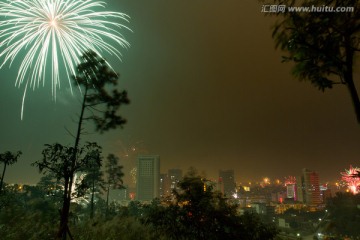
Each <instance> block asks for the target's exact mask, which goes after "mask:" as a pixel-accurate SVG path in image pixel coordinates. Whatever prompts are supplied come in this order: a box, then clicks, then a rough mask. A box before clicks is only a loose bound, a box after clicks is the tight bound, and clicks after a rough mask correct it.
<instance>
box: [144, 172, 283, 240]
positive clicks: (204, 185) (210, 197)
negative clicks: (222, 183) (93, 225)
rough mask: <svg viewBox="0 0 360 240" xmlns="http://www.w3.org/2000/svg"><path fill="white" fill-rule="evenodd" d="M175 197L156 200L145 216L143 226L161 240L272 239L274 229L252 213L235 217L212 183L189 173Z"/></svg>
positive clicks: (274, 234)
mask: <svg viewBox="0 0 360 240" xmlns="http://www.w3.org/2000/svg"><path fill="white" fill-rule="evenodd" d="M174 196H175V198H174V199H173V200H171V201H165V202H163V203H161V202H159V201H157V200H155V201H153V203H152V204H151V205H150V206H148V209H147V211H145V213H144V217H143V221H144V223H145V224H148V225H150V226H153V229H154V231H155V234H157V235H158V236H159V238H161V237H163V239H176V240H180V239H184V240H185V239H186V240H195V239H196V240H201V239H206V240H217V239H242V240H266V239H268V240H269V239H274V238H275V236H276V234H277V230H276V229H275V227H274V226H272V225H265V224H263V223H262V222H261V221H260V219H259V218H258V217H257V216H256V215H253V214H248V213H247V214H245V215H242V216H240V215H238V213H237V205H236V204H234V203H231V202H229V201H228V199H226V198H224V197H223V196H222V194H221V193H220V192H216V191H214V189H213V184H212V183H211V182H210V181H208V180H206V179H204V178H203V177H201V176H199V175H197V174H196V172H194V171H191V172H189V173H188V174H186V175H185V177H184V178H183V180H182V181H180V183H179V190H174Z"/></svg>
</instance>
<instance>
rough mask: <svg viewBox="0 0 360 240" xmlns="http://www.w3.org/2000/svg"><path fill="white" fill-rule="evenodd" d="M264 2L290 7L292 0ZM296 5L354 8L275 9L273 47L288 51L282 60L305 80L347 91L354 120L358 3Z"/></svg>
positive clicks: (333, 0)
mask: <svg viewBox="0 0 360 240" xmlns="http://www.w3.org/2000/svg"><path fill="white" fill-rule="evenodd" d="M265 2H267V3H268V4H271V5H273V4H275V5H286V6H294V3H295V2H296V1H295V0H265ZM301 2H302V4H301V5H300V6H304V7H310V8H311V7H312V6H324V5H326V6H329V7H334V9H336V7H344V6H351V7H354V11H353V12H341V13H335V12H325V11H322V12H316V13H312V12H306V11H302V12H300V11H299V12H296V11H294V12H291V11H285V12H277V13H270V15H277V16H278V17H279V18H280V19H281V20H280V21H278V22H277V23H276V24H275V27H274V29H273V35H272V36H273V38H274V40H275V43H276V47H277V48H278V47H279V48H280V49H281V50H285V51H286V52H287V53H288V54H287V56H284V57H283V61H284V62H292V63H294V67H293V75H294V76H295V77H297V78H299V79H300V80H309V81H310V82H311V83H312V84H313V85H314V86H316V87H317V88H318V89H320V90H322V91H325V89H330V88H332V87H333V86H334V85H336V84H341V85H345V86H346V87H347V89H348V91H349V93H350V97H351V100H352V103H353V106H354V110H355V114H356V118H357V121H358V123H360V101H359V96H358V92H357V89H356V85H355V82H354V64H355V58H356V56H357V53H358V52H359V51H360V47H359V44H360V41H359V40H360V35H359V34H360V2H359V1H357V0H340V1H339V0H305V1H301Z"/></svg>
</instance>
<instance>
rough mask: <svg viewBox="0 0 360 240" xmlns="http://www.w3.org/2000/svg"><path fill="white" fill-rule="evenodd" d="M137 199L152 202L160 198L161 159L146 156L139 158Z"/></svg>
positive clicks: (155, 156) (154, 156)
mask: <svg viewBox="0 0 360 240" xmlns="http://www.w3.org/2000/svg"><path fill="white" fill-rule="evenodd" d="M136 176H137V181H136V182H137V183H136V199H137V200H140V201H151V200H152V199H154V198H157V197H159V190H160V186H159V185H160V184H159V183H160V157H159V156H157V155H144V156H139V157H138V158H137V175H136Z"/></svg>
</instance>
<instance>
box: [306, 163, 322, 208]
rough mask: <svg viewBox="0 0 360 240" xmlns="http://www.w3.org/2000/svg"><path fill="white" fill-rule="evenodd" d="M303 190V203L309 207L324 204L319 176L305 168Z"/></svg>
mask: <svg viewBox="0 0 360 240" xmlns="http://www.w3.org/2000/svg"><path fill="white" fill-rule="evenodd" d="M301 190H302V197H303V201H304V202H305V203H306V204H309V205H318V204H320V203H321V202H322V200H321V195H320V181H319V174H318V173H317V172H315V171H312V170H309V169H306V168H304V169H303V170H302V175H301Z"/></svg>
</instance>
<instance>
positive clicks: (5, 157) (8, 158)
mask: <svg viewBox="0 0 360 240" xmlns="http://www.w3.org/2000/svg"><path fill="white" fill-rule="evenodd" d="M21 154H22V152H21V151H17V152H13V153H12V152H9V151H6V152H4V153H2V154H0V162H1V163H3V164H4V168H3V173H2V175H1V182H0V194H1V193H2V188H3V183H4V177H5V172H6V167H7V166H8V165H12V164H14V163H16V162H17V160H18V158H19V157H20V155H21Z"/></svg>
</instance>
